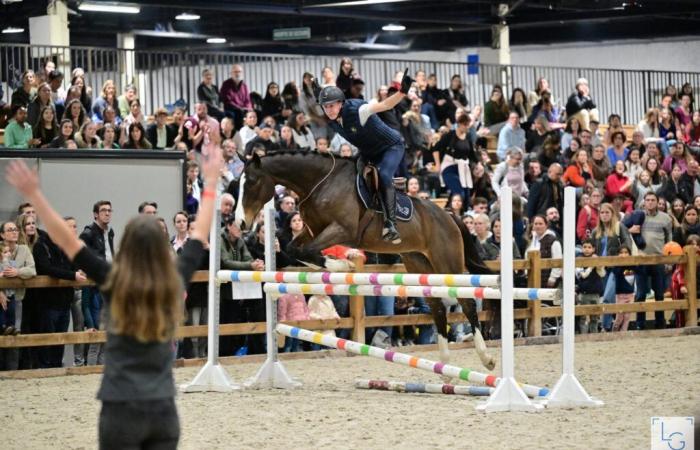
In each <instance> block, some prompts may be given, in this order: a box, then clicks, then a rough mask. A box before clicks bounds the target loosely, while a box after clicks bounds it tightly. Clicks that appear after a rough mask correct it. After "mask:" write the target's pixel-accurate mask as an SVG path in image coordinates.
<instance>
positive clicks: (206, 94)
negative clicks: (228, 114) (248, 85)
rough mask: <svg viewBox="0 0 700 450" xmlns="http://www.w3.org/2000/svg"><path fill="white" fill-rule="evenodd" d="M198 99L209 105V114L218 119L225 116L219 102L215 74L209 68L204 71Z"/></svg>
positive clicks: (198, 89) (198, 90) (198, 88)
mask: <svg viewBox="0 0 700 450" xmlns="http://www.w3.org/2000/svg"><path fill="white" fill-rule="evenodd" d="M197 100H198V101H200V102H202V103H204V104H205V105H207V114H209V115H210V116H212V117H214V118H215V119H216V120H218V121H221V119H223V118H224V113H223V111H221V108H220V103H219V101H220V100H219V88H218V87H217V86H216V85H215V84H214V74H213V73H212V71H211V70H209V69H204V70H203V71H202V82H201V83H199V87H197Z"/></svg>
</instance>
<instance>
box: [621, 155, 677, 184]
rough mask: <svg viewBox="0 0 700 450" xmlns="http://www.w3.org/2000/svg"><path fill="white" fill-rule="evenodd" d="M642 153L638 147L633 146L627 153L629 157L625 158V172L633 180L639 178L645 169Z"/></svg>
mask: <svg viewBox="0 0 700 450" xmlns="http://www.w3.org/2000/svg"><path fill="white" fill-rule="evenodd" d="M641 153H642V152H641V151H640V150H639V149H638V148H636V147H632V148H630V152H629V153H628V154H627V159H626V160H625V172H626V173H627V176H628V177H630V178H631V179H633V180H634V179H636V178H637V176H638V175H639V173H640V172H641V171H642V170H644V164H643V163H642V158H641ZM669 172H670V170H669Z"/></svg>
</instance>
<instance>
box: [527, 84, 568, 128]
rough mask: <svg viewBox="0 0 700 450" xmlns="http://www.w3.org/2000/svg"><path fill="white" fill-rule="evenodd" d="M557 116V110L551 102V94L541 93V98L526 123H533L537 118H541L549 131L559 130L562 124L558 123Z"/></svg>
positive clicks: (562, 126) (558, 112)
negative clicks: (545, 122)
mask: <svg viewBox="0 0 700 450" xmlns="http://www.w3.org/2000/svg"><path fill="white" fill-rule="evenodd" d="M559 114H560V111H559V108H557V106H556V105H555V104H554V102H553V101H552V94H550V93H549V92H543V93H542V98H541V99H540V100H539V101H538V102H537V104H536V105H535V106H534V107H533V108H532V113H531V114H530V117H529V118H528V122H529V123H534V121H535V120H536V119H537V118H538V117H540V116H542V117H544V119H545V120H546V121H547V123H548V124H549V127H548V128H549V129H552V130H559V129H561V128H564V124H562V123H560V122H559Z"/></svg>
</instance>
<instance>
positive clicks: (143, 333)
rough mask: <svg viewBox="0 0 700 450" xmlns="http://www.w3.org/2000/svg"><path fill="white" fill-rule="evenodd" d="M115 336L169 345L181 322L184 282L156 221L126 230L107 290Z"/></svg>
mask: <svg viewBox="0 0 700 450" xmlns="http://www.w3.org/2000/svg"><path fill="white" fill-rule="evenodd" d="M105 291H108V292H109V295H110V298H111V301H110V315H111V324H110V331H111V332H113V333H115V334H121V335H126V336H131V337H133V338H135V339H137V340H139V341H141V342H152V341H160V342H166V341H169V340H170V339H172V338H173V337H174V335H175V330H176V328H177V326H178V325H179V324H180V322H181V320H182V311H183V306H182V296H183V285H182V279H181V278H180V275H179V274H178V272H177V269H176V267H175V262H174V261H173V258H172V256H171V253H170V245H169V244H168V242H167V240H165V239H163V230H162V229H161V227H160V225H159V224H158V222H157V220H156V219H155V218H153V217H150V216H144V215H140V216H138V217H135V218H133V219H131V220H130V221H129V223H128V224H127V226H126V228H125V229H124V238H123V239H122V242H121V248H120V250H119V252H118V253H117V254H116V256H115V258H114V264H113V266H112V270H111V272H110V274H109V278H108V279H107V283H106V285H105Z"/></svg>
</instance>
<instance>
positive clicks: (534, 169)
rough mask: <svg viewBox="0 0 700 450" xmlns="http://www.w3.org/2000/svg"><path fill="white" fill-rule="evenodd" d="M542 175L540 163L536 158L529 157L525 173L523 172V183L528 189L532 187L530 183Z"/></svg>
mask: <svg viewBox="0 0 700 450" xmlns="http://www.w3.org/2000/svg"><path fill="white" fill-rule="evenodd" d="M541 176H542V164H540V162H539V161H538V160H536V159H531V160H530V161H528V162H527V173H526V174H525V183H526V184H527V188H528V190H530V189H531V188H532V184H533V183H535V182H537V181H538V180H539V179H540V177H541Z"/></svg>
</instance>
